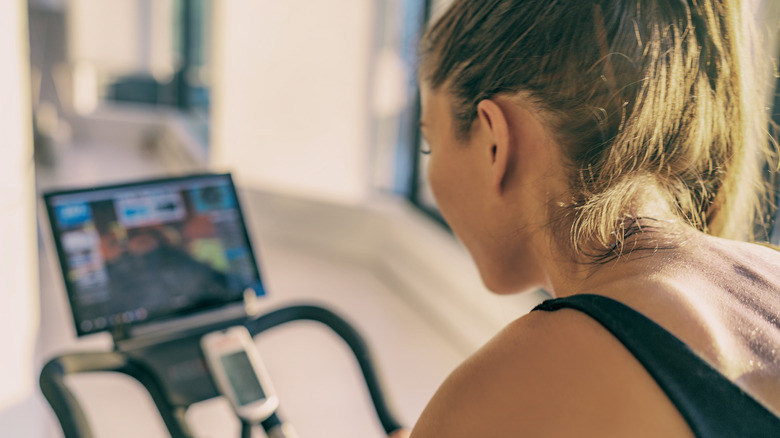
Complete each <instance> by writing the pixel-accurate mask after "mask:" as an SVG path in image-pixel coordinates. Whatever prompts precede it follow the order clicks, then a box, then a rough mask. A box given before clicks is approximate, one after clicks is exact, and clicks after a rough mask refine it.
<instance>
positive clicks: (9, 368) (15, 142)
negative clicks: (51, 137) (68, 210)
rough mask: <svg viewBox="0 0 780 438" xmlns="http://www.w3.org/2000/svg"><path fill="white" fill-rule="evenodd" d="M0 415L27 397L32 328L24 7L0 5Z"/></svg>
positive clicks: (17, 2) (34, 281)
mask: <svg viewBox="0 0 780 438" xmlns="http://www.w3.org/2000/svg"><path fill="white" fill-rule="evenodd" d="M0 63H2V66H3V67H2V68H0V150H1V151H2V159H0V352H2V353H0V413H1V412H2V411H3V410H4V409H6V408H9V407H11V406H13V405H14V404H16V403H18V402H20V401H22V400H24V399H25V398H27V397H29V396H30V395H31V394H32V392H33V388H34V387H35V386H34V385H35V382H36V381H37V378H36V376H34V375H33V371H34V366H33V351H34V347H35V337H36V334H37V330H38V324H39V321H38V309H39V303H38V296H39V291H38V271H37V269H38V267H37V257H36V254H37V248H38V245H37V240H36V231H35V230H36V228H35V190H34V187H35V183H34V179H33V171H34V167H33V150H32V140H31V139H32V126H31V121H30V120H31V117H30V113H31V108H30V97H31V94H30V81H29V78H30V72H29V48H28V39H27V6H26V2H25V1H24V0H6V1H2V2H0Z"/></svg>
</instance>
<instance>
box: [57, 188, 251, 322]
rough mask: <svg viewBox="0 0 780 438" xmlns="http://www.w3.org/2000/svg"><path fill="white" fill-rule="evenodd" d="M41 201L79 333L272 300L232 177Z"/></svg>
mask: <svg viewBox="0 0 780 438" xmlns="http://www.w3.org/2000/svg"><path fill="white" fill-rule="evenodd" d="M44 201H45V203H46V207H47V211H48V214H49V220H50V222H51V227H52V234H53V237H54V242H55V244H56V247H57V252H58V254H59V259H60V263H61V266H62V272H63V276H64V278H65V285H66V288H67V291H68V298H69V300H70V304H71V310H72V312H73V319H74V322H75V324H76V330H77V333H78V335H79V336H81V335H86V334H90V333H95V332H101V331H112V332H124V331H126V330H124V329H125V328H141V327H144V328H149V327H150V326H151V325H152V323H161V322H166V323H178V322H180V321H181V320H182V318H183V317H206V316H207V317H212V318H213V315H214V314H215V312H222V313H230V312H228V311H233V310H236V309H239V310H240V309H241V306H243V303H244V301H245V292H246V291H247V290H250V291H253V292H254V293H255V294H256V296H263V295H265V290H264V289H263V285H262V282H261V280H260V273H259V270H258V268H257V262H256V260H255V256H254V253H253V251H252V245H251V244H250V242H249V236H248V233H247V230H246V227H245V224H244V218H243V215H242V213H241V208H240V206H239V203H238V197H237V196H236V191H235V188H234V186H233V181H232V179H231V177H230V175H229V174H221V175H217V174H202V175H189V176H185V177H177V178H168V179H158V180H147V181H137V182H132V183H127V184H121V185H112V186H103V187H91V188H85V189H77V190H68V191H60V192H53V193H46V194H45V195H44ZM234 308H235V309H234ZM157 325H159V324H157Z"/></svg>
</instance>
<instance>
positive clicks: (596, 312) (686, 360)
mask: <svg viewBox="0 0 780 438" xmlns="http://www.w3.org/2000/svg"><path fill="white" fill-rule="evenodd" d="M563 308H567V309H575V310H579V311H580V312H583V313H585V314H587V315H588V316H590V317H591V318H593V319H595V320H596V321H598V322H599V323H600V324H601V325H602V326H604V328H606V329H607V330H609V331H610V332H611V333H612V334H613V335H614V336H615V337H616V338H617V339H618V340H619V341H620V342H621V343H623V345H624V346H625V347H626V348H627V349H628V350H629V351H630V352H631V354H633V355H634V357H636V358H637V360H639V362H640V363H641V364H642V365H643V366H644V367H645V369H646V370H647V371H648V372H649V373H650V375H651V376H652V377H653V379H655V381H656V382H657V383H658V385H659V386H660V387H661V389H663V391H664V392H665V393H666V395H667V396H668V397H669V399H670V400H671V401H672V403H674V405H675V406H676V407H677V410H678V411H680V413H681V414H682V416H683V418H685V421H687V423H688V425H689V426H690V428H691V430H693V433H694V435H696V436H697V437H707V438H712V437H724V438H725V437H729V438H731V437H780V418H778V417H777V416H775V415H774V414H773V413H772V412H770V411H769V410H768V409H767V408H765V407H764V406H763V405H761V404H759V403H758V402H757V401H756V400H755V399H753V398H752V397H751V396H750V395H748V394H747V393H745V392H744V391H742V389H740V388H739V387H738V386H736V385H735V384H734V383H732V382H731V381H730V380H728V379H727V378H726V377H725V376H723V375H722V374H720V373H719V372H718V371H717V370H715V369H714V368H712V367H711V366H710V365H709V364H708V363H707V362H705V361H704V360H703V359H702V358H700V357H699V356H698V355H697V354H696V353H695V352H693V350H691V349H690V348H688V346H687V345H685V344H684V343H683V342H682V341H680V340H679V339H677V338H676V337H675V336H674V335H672V334H671V333H669V332H668V331H666V330H665V329H664V328H663V327H661V326H659V325H658V324H656V323H655V322H653V321H651V320H650V319H648V318H647V317H645V316H644V315H642V314H641V313H639V312H637V311H635V310H633V309H631V308H630V307H628V306H626V305H624V304H622V303H620V302H617V301H615V300H612V299H610V298H607V297H603V296H600V295H574V296H571V297H567V298H559V299H554V300H547V301H545V302H543V303H542V304H540V305H538V306H536V308H534V310H543V311H548V312H552V311H556V310H558V309H563Z"/></svg>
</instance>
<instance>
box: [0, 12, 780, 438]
mask: <svg viewBox="0 0 780 438" xmlns="http://www.w3.org/2000/svg"><path fill="white" fill-rule="evenodd" d="M449 3H450V1H449V0H332V1H327V2H325V1H312V0H287V1H284V2H280V1H270V0H3V1H2V2H0V60H2V61H1V62H2V65H3V68H2V69H0V151H2V153H3V157H2V159H0V208H2V210H0V242H1V244H0V285H1V286H2V288H1V289H0V348H2V352H0V388H2V389H0V435H2V436H25V437H58V436H62V432H61V430H60V429H59V426H58V425H57V423H56V419H55V418H54V416H53V414H52V412H51V410H50V409H49V407H48V405H47V404H46V402H45V400H44V399H43V398H42V396H41V394H40V390H39V389H38V386H37V377H38V373H39V372H40V368H41V366H42V365H43V364H44V363H45V362H46V361H47V360H49V359H50V358H51V357H53V356H55V355H56V354H59V353H63V352H67V351H76V350H107V349H110V348H111V345H112V344H111V339H110V336H109V335H107V334H105V333H104V334H96V335H91V336H87V337H83V338H77V337H76V334H75V329H74V328H73V322H72V319H71V316H70V313H69V310H68V301H67V297H66V294H65V290H64V286H63V281H62V274H61V273H60V268H59V265H58V262H57V259H56V254H55V252H54V247H53V244H52V242H51V236H50V233H49V232H48V229H47V227H48V222H47V218H46V217H45V211H44V210H43V209H42V208H41V206H40V199H41V197H40V195H41V193H43V192H46V191H49V190H55V189H62V188H73V187H87V186H95V185H101V184H106V183H112V182H121V181H128V180H134V179H141V178H148V177H160V176H172V175H180V174H186V173H193V172H204V171H219V172H224V171H227V172H231V173H233V175H234V178H235V179H236V181H237V183H238V186H239V188H240V191H241V201H242V203H243V204H244V209H245V210H246V212H247V216H248V219H249V225H250V232H251V236H252V239H253V244H254V246H255V250H256V251H257V252H258V254H259V259H260V264H261V266H260V269H261V272H262V273H263V274H264V280H265V282H266V283H267V289H268V290H269V298H267V299H266V300H265V301H264V303H263V305H264V306H266V307H267V308H268V309H271V308H274V307H276V306H279V305H284V304H288V303H290V302H299V301H301V300H307V301H316V302H319V303H322V304H324V305H326V306H329V307H331V308H333V309H335V310H337V311H338V312H339V313H340V314H342V315H343V316H344V317H346V318H347V319H348V320H350V321H351V322H353V323H354V324H355V325H356V326H357V327H358V328H359V329H360V330H361V332H363V333H364V335H365V336H366V338H367V339H368V341H369V343H370V344H371V346H372V347H373V349H374V350H375V352H376V354H377V359H378V362H379V366H380V367H381V369H382V370H383V371H384V375H385V380H386V383H387V386H388V389H389V391H390V397H391V399H392V400H393V401H394V402H395V405H397V407H398V411H399V415H400V417H401V419H402V420H403V421H404V422H405V423H406V424H408V425H412V424H413V423H414V421H415V420H416V418H417V416H418V415H419V413H420V412H421V410H422V408H423V407H424V406H425V403H426V402H427V400H428V399H429V397H430V396H431V395H432V393H433V391H434V390H435V389H436V387H437V386H438V385H439V383H440V382H441V381H442V380H443V379H444V377H446V375H447V374H448V373H449V372H450V371H451V370H452V369H453V368H454V367H455V366H456V365H457V364H458V363H459V362H460V361H462V360H463V359H464V358H465V357H467V356H468V355H469V354H470V353H472V352H473V351H474V350H475V349H476V348H477V347H478V346H479V345H481V344H482V343H484V342H485V341H486V340H487V339H488V338H489V337H490V336H491V335H492V334H493V333H495V332H496V331H497V330H498V329H500V327H502V326H503V325H504V324H506V323H507V322H508V321H511V320H513V319H515V318H517V317H518V316H520V315H522V314H524V313H526V312H527V311H528V310H529V309H530V308H531V307H532V306H533V305H535V304H536V303H538V302H539V301H540V300H542V299H543V298H544V294H543V293H541V292H538V291H537V292H529V293H526V294H521V295H518V296H513V297H495V296H492V295H490V294H489V293H488V292H486V291H485V290H484V287H483V286H482V284H481V282H480V280H479V278H478V275H477V273H476V271H475V269H474V267H473V266H472V265H471V263H470V260H469V257H468V255H467V254H466V252H465V251H464V250H463V248H462V247H461V246H460V245H459V243H458V242H457V240H456V239H455V238H454V237H453V236H452V235H451V234H450V233H449V231H448V230H447V228H446V226H445V225H444V224H443V222H442V220H441V218H440V216H439V215H438V213H437V211H436V207H435V203H434V201H433V199H432V196H431V194H430V191H429V189H428V187H427V185H426V183H425V164H426V163H425V162H424V158H425V156H424V155H421V154H420V153H419V151H420V148H421V144H420V143H421V141H422V140H421V136H420V133H419V127H418V118H419V98H418V90H417V85H416V70H415V64H416V59H415V54H416V47H417V43H418V40H419V37H420V34H421V32H422V31H423V29H424V26H425V23H426V22H427V21H428V20H429V19H430V18H431V17H435V16H436V15H437V14H439V13H441V11H442V10H443V8H445V7H446V6H447V5H448V4H449ZM746 12H747V13H748V16H750V17H752V19H753V20H755V21H754V22H753V23H752V25H754V27H755V28H756V29H758V30H759V32H758V34H759V35H758V36H759V37H760V38H762V41H763V43H762V44H761V47H762V49H763V50H765V51H766V52H765V53H757V54H756V57H757V58H758V59H761V60H762V61H763V62H764V69H763V70H762V71H761V72H760V75H759V77H757V78H756V81H755V83H756V84H759V85H760V86H761V89H762V90H763V91H762V92H764V93H765V96H766V106H767V109H768V110H772V114H773V115H774V116H775V120H776V121H779V120H778V116H777V115H778V113H780V110H779V109H778V108H780V106H777V105H776V104H777V103H778V101H779V100H780V99H776V97H775V96H776V93H775V87H776V83H775V80H776V74H775V71H776V65H775V64H774V63H773V62H772V61H771V59H772V58H773V57H774V56H775V55H776V54H777V53H778V46H777V28H778V26H777V25H778V20H779V19H780V4H778V3H777V2H776V1H774V0H750V1H747V2H746ZM772 108H774V109H772ZM776 228H778V227H776ZM773 236H774V242H775V243H778V239H780V232H775V233H774V234H773ZM103 335H105V336H103ZM258 345H259V347H260V348H261V352H263V354H264V357H265V359H266V361H267V362H268V367H269V372H270V374H271V376H272V379H274V381H275V383H276V384H277V390H278V391H279V393H280V397H281V409H282V412H283V413H284V414H285V416H286V417H287V418H288V419H289V420H291V421H292V423H293V424H295V425H296V426H297V427H298V429H299V432H300V434H301V436H302V437H306V436H318V437H330V436H334V437H351V436H354V437H368V436H382V435H381V432H380V428H379V425H378V423H377V421H376V420H375V419H374V417H373V414H372V412H371V408H370V404H369V400H368V398H367V396H366V394H365V390H364V388H363V387H362V382H361V381H360V377H359V374H358V372H357V370H356V368H355V365H354V364H353V363H352V361H351V358H350V357H349V355H348V354H347V353H346V350H345V349H344V347H343V346H342V345H341V344H340V343H339V342H338V340H336V339H335V338H333V337H332V336H330V335H329V333H323V332H322V330H318V329H317V328H313V327H308V326H302V327H295V328H290V329H286V328H285V329H284V330H280V331H279V332H274V334H273V335H268V336H266V335H264V336H263V337H261V338H260V339H258ZM72 384H73V387H74V391H76V394H77V396H79V398H80V400H82V401H83V403H84V404H85V407H86V409H87V415H88V418H89V420H90V422H91V423H93V426H94V428H95V432H96V436H110V437H123V436H139V435H146V436H149V437H156V436H167V433H166V431H165V428H164V426H163V424H162V422H161V420H160V418H159V416H158V415H157V413H156V412H155V410H154V406H153V405H152V404H151V401H150V400H149V398H148V395H146V394H145V393H144V392H143V391H142V390H141V389H140V387H139V386H138V385H137V384H135V383H134V382H132V381H130V379H127V378H123V377H119V376H103V375H100V376H89V377H86V376H85V377H78V378H74V379H73V380H72ZM188 415H189V417H190V418H191V421H192V422H193V425H194V429H195V432H196V434H197V436H204V437H205V436H219V437H224V436H238V423H237V421H236V420H235V418H234V417H233V416H232V414H231V413H230V411H229V408H228V406H227V404H226V403H224V401H222V400H219V399H215V400H211V401H208V402H204V403H202V405H196V406H194V407H193V408H192V409H191V411H190V413H189V414H188ZM258 433H260V432H258Z"/></svg>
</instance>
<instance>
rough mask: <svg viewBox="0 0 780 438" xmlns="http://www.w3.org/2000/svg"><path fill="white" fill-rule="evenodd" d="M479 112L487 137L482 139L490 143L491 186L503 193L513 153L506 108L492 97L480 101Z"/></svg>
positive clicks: (484, 133) (496, 191)
mask: <svg viewBox="0 0 780 438" xmlns="http://www.w3.org/2000/svg"><path fill="white" fill-rule="evenodd" d="M477 113H478V117H479V119H480V123H481V124H482V129H484V132H483V133H482V135H484V136H485V137H483V140H482V141H483V142H486V143H487V144H489V145H490V157H491V163H490V166H491V168H490V175H491V186H492V187H493V190H494V192H495V193H496V194H498V195H501V194H503V192H504V189H505V183H506V178H507V177H508V176H509V173H510V172H509V171H510V167H509V166H510V158H511V156H512V154H513V152H512V147H511V146H512V145H511V137H510V134H509V125H508V121H507V115H506V112H505V111H504V109H503V108H502V107H501V106H500V105H499V104H498V103H497V102H495V101H493V100H491V99H485V100H483V101H481V102H479V104H478V105H477ZM483 144H484V143H483Z"/></svg>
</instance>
